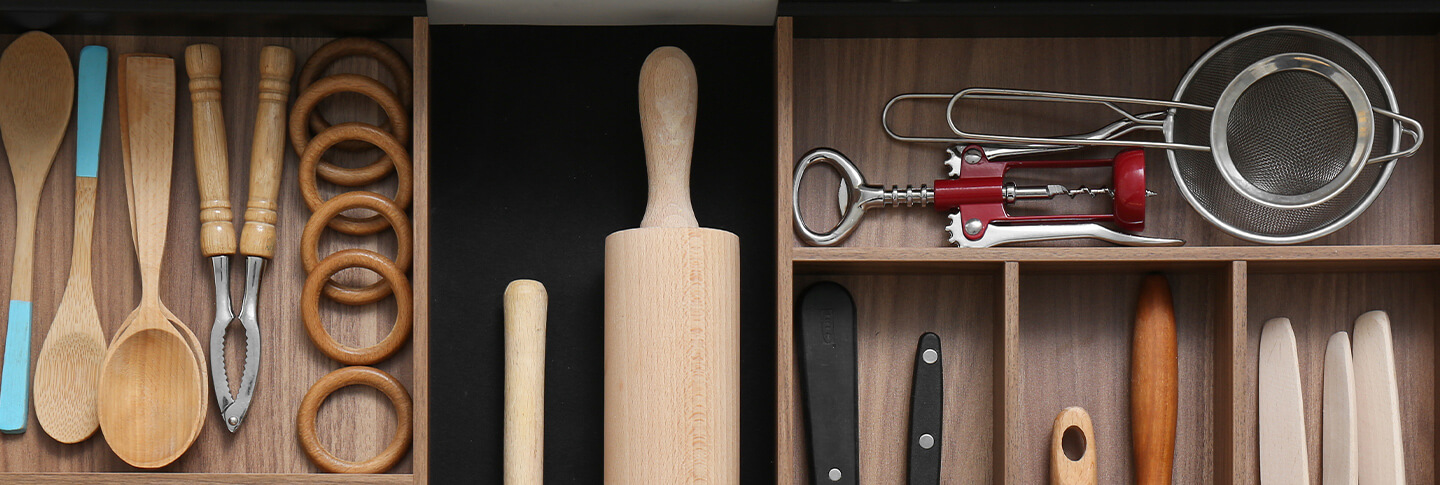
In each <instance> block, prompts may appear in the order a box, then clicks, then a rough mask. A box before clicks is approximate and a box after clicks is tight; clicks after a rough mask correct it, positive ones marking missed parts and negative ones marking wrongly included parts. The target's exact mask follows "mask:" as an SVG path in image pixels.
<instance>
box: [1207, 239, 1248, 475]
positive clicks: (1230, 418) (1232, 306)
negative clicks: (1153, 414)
mask: <svg viewBox="0 0 1440 485" xmlns="http://www.w3.org/2000/svg"><path fill="white" fill-rule="evenodd" d="M1249 271H1250V267H1249V263H1247V262H1245V261H1234V262H1231V263H1230V265H1229V268H1228V271H1226V272H1225V273H1224V276H1222V278H1223V279H1224V281H1223V284H1221V285H1220V287H1219V288H1217V290H1218V291H1216V296H1215V307H1216V314H1217V315H1219V318H1220V319H1221V320H1220V321H1219V324H1217V325H1215V387H1214V389H1215V399H1214V400H1213V403H1214V406H1215V408H1214V409H1215V429H1216V430H1217V432H1216V433H1215V437H1216V439H1215V478H1216V481H1229V482H1230V483H1245V477H1247V476H1250V471H1251V470H1254V469H1255V467H1256V465H1255V459H1256V456H1255V455H1254V454H1252V453H1250V450H1251V446H1250V443H1253V442H1254V441H1255V439H1256V438H1255V416H1254V414H1251V413H1247V412H1245V410H1246V409H1250V402H1251V401H1252V400H1253V399H1252V397H1253V396H1254V395H1255V381H1254V379H1251V378H1250V375H1251V374H1250V371H1249V369H1251V367H1250V365H1249V364H1248V362H1249V360H1250V359H1251V356H1252V355H1254V354H1250V353H1248V350H1247V347H1246V342H1247V339H1246V336H1247V335H1249V333H1248V331H1247V330H1246V329H1247V328H1248V325H1249V321H1248V320H1247V319H1246V315H1247V314H1248V312H1249V306H1248V304H1249V298H1248V294H1249V286H1248V283H1249V281H1250V273H1249ZM1225 430H1229V432H1226V431H1225Z"/></svg>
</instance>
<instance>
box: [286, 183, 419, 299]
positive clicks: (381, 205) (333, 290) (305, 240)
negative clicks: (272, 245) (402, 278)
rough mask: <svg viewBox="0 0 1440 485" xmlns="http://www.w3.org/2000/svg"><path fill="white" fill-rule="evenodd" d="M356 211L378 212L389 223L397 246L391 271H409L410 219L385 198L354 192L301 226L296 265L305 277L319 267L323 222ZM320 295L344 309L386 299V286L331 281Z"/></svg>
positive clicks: (333, 201) (332, 202) (337, 198)
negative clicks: (298, 258)
mask: <svg viewBox="0 0 1440 485" xmlns="http://www.w3.org/2000/svg"><path fill="white" fill-rule="evenodd" d="M357 207H363V208H366V209H370V210H372V211H375V212H378V213H380V216H381V217H384V218H385V219H386V220H389V221H390V227H393V228H395V240H396V243H397V244H396V246H398V248H397V249H396V251H395V263H396V264H395V269H397V270H399V271H400V273H401V274H404V273H405V272H406V271H409V270H410V259H411V258H412V257H413V254H414V239H413V236H412V235H411V232H410V219H409V218H407V217H405V212H404V211H402V210H400V208H399V207H397V206H396V205H395V203H394V202H390V199H386V198H385V196H383V195H380V194H376V193H374V192H364V191H357V192H346V193H343V194H340V195H338V196H335V198H333V199H330V201H328V202H326V203H325V204H324V205H322V206H320V210H318V211H316V212H315V215H312V216H310V220H309V221H306V222H305V230H304V232H302V233H301V234H300V261H301V263H303V264H304V265H305V273H306V274H309V273H311V272H313V271H315V267H316V266H318V265H319V264H320V255H319V254H318V251H319V249H320V234H321V233H322V232H324V231H325V221H326V220H328V219H329V218H330V217H332V216H334V215H336V214H339V213H340V212H343V211H346V210H350V209H354V208H357ZM382 222H383V221H382ZM324 294H325V296H326V297H327V298H330V299H331V300H334V301H337V302H340V303H344V304H346V305H368V304H371V303H375V302H377V301H380V300H382V299H384V298H385V297H387V296H390V285H388V284H386V283H385V280H384V279H381V280H380V281H377V282H374V283H371V284H370V285H368V286H365V287H361V288H355V287H350V286H345V285H342V284H340V283H339V282H337V281H335V280H334V279H331V280H330V281H329V282H327V283H326V284H325V289H324Z"/></svg>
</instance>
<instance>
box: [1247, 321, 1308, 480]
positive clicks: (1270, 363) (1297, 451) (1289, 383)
mask: <svg viewBox="0 0 1440 485" xmlns="http://www.w3.org/2000/svg"><path fill="white" fill-rule="evenodd" d="M1256 391H1257V393H1258V394H1259V395H1260V405H1259V410H1258V412H1257V421H1259V424H1260V483H1264V484H1265V485H1284V484H1294V485H1308V484H1309V483H1310V465H1309V461H1308V458H1307V456H1306V449H1305V406H1304V404H1303V403H1302V401H1301V394H1300V355H1299V353H1298V351H1297V350H1296V347H1295V331H1294V330H1292V329H1291V328H1290V319H1288V318H1272V319H1270V320H1269V321H1267V322H1265V327H1264V328H1262V329H1261V330H1260V377H1259V380H1258V381H1257V383H1256Z"/></svg>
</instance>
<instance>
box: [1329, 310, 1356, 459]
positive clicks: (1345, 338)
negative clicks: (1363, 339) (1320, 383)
mask: <svg viewBox="0 0 1440 485" xmlns="http://www.w3.org/2000/svg"><path fill="white" fill-rule="evenodd" d="M1355 411H1356V410H1355V368H1354V366H1353V364H1352V363H1351V359H1350V334H1347V333H1345V332H1335V335H1331V336H1330V343H1329V345H1327V346H1326V347H1325V406H1324V409H1323V410H1322V411H1321V412H1322V413H1323V415H1322V417H1323V418H1324V419H1323V427H1324V431H1323V434H1322V437H1321V441H1320V445H1321V447H1322V451H1321V454H1320V456H1321V462H1320V471H1321V473H1322V475H1323V477H1322V483H1324V484H1325V485H1356V484H1357V483H1359V477H1360V476H1359V465H1357V460H1359V455H1358V454H1357V453H1356V452H1357V451H1358V450H1359V449H1358V448H1357V447H1356V445H1357V441H1356V436H1355V435H1356V433H1357V432H1358V429H1357V427H1356V426H1357V422H1356V416H1355Z"/></svg>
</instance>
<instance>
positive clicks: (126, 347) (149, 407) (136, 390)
mask: <svg viewBox="0 0 1440 485" xmlns="http://www.w3.org/2000/svg"><path fill="white" fill-rule="evenodd" d="M126 64H127V66H126V67H127V73H126V80H125V82H126V86H125V92H123V93H121V95H122V96H126V97H128V98H129V100H128V101H127V103H126V110H127V113H126V117H127V118H128V121H129V126H128V132H129V136H130V144H129V145H130V155H131V189H133V190H134V192H133V194H132V198H133V199H132V200H133V201H134V203H135V205H134V215H135V229H136V231H135V233H136V234H135V242H136V243H137V247H138V250H137V253H138V258H137V259H138V261H139V263H140V284H141V294H140V305H139V306H138V307H137V308H136V309H135V311H134V312H132V313H131V314H130V316H129V317H128V318H127V319H126V320H127V323H126V324H125V327H126V329H125V331H124V333H122V334H121V335H120V336H119V337H116V339H115V344H114V345H113V346H112V347H111V348H110V351H109V353H108V354H107V355H106V357H105V363H104V364H103V366H102V368H101V371H100V407H99V417H100V429H101V431H102V432H103V433H104V434H105V441H107V442H109V444H110V447H111V449H113V450H114V451H115V454H116V455H119V456H120V458H121V459H123V460H125V461H126V462H127V463H130V464H131V465H133V466H136V467H141V468H158V467H161V466H165V465H167V464H169V463H170V462H172V461H174V460H175V459H176V458H179V457H180V455H181V454H183V453H184V452H185V450H186V449H188V448H189V447H190V445H191V444H192V443H194V441H195V437H196V436H198V433H196V432H195V427H196V426H197V425H198V424H199V423H200V420H203V419H204V416H203V414H204V412H205V409H206V408H205V406H204V394H205V381H204V378H203V376H202V375H201V372H200V369H199V368H198V367H197V366H196V361H195V353H194V351H193V349H192V348H191V347H190V344H189V342H187V340H186V338H185V336H184V335H183V334H182V333H181V332H180V331H178V330H176V328H175V325H174V324H172V323H171V322H170V320H169V319H168V318H167V315H166V312H165V310H164V308H163V307H162V306H161V304H160V265H161V262H162V260H163V259H164V252H165V233H166V225H167V223H168V220H167V219H168V215H169V203H170V172H171V167H172V164H173V158H172V157H173V150H174V145H175V131H174V130H175V61H174V60H173V59H169V58H162V57H132V58H128V59H126ZM197 413H199V414H200V416H199V417H197V416H196V414H197Z"/></svg>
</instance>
